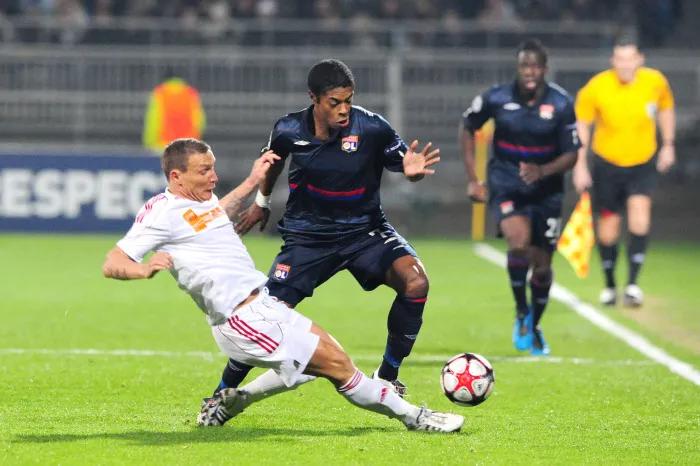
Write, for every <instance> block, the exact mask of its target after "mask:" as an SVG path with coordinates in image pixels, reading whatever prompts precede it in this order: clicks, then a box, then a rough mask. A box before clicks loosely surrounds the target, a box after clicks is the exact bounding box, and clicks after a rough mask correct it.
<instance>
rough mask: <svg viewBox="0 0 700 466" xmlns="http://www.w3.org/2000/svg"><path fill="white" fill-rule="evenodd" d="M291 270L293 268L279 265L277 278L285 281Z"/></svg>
mask: <svg viewBox="0 0 700 466" xmlns="http://www.w3.org/2000/svg"><path fill="white" fill-rule="evenodd" d="M289 269H291V267H290V266H288V265H286V264H277V267H275V278H276V279H277V280H284V279H285V278H287V275H288V274H289Z"/></svg>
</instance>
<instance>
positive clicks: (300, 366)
mask: <svg viewBox="0 0 700 466" xmlns="http://www.w3.org/2000/svg"><path fill="white" fill-rule="evenodd" d="M311 325H312V322H311V319H309V318H308V317H305V316H303V315H301V314H299V313H298V312H297V311H295V310H294V309H291V308H289V307H287V305H286V304H283V303H281V302H280V301H277V300H276V299H275V298H273V297H271V296H269V295H268V294H267V289H266V288H264V289H262V290H261V292H260V294H259V295H258V296H257V297H256V298H255V299H254V300H253V301H251V302H250V303H248V304H246V305H245V306H243V307H241V308H240V309H237V310H236V311H235V312H234V313H233V315H232V316H231V317H230V318H229V319H228V321H227V322H226V323H225V324H221V325H217V326H215V327H212V333H213V334H214V339H215V340H216V343H217V344H218V345H219V348H220V349H221V351H223V352H224V354H226V356H228V357H229V358H231V359H234V360H235V361H238V362H242V363H244V364H248V365H250V366H255V367H266V368H269V369H273V370H274V371H275V372H277V373H278V374H279V376H280V378H281V379H282V381H283V382H284V383H285V384H286V385H287V386H288V387H291V386H292V385H294V384H295V383H296V382H297V380H298V378H299V377H300V376H301V375H302V374H303V373H304V370H305V369H306V366H307V364H308V363H309V361H310V360H311V357H312V356H313V354H314V352H315V351H316V347H317V346H318V342H319V340H320V339H319V337H318V335H315V334H313V333H311Z"/></svg>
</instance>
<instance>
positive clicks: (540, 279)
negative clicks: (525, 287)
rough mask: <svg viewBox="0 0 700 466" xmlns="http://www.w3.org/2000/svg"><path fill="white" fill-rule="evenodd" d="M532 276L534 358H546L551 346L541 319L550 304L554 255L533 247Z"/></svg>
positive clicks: (532, 352) (532, 350)
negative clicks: (546, 338) (543, 330)
mask: <svg viewBox="0 0 700 466" xmlns="http://www.w3.org/2000/svg"><path fill="white" fill-rule="evenodd" d="M531 257H532V275H531V276H530V293H531V296H532V301H531V302H532V305H531V307H532V329H533V335H532V348H531V349H530V353H531V354H532V355H533V356H546V355H548V354H549V353H550V349H549V345H547V342H546V340H545V339H544V333H543V332H542V327H540V319H542V315H543V314H544V311H545V309H546V307H547V304H548V303H549V289H550V288H551V286H552V279H553V273H552V255H551V254H550V253H549V251H546V250H544V249H542V248H537V247H532V248H531Z"/></svg>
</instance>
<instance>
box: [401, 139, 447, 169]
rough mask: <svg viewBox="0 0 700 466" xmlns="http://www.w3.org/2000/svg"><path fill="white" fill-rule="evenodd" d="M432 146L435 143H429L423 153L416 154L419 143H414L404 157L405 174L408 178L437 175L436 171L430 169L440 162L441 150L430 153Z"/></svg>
mask: <svg viewBox="0 0 700 466" xmlns="http://www.w3.org/2000/svg"><path fill="white" fill-rule="evenodd" d="M432 145H433V143H432V142H429V143H428V144H426V145H425V147H424V148H423V150H422V151H420V152H416V149H418V141H413V144H411V147H409V148H408V152H406V154H405V155H404V156H403V172H404V174H405V175H406V176H407V177H408V178H423V176H425V175H432V174H433V173H435V170H433V169H432V168H428V167H429V166H431V165H434V164H436V163H438V162H439V161H440V157H437V155H438V154H439V153H440V149H435V150H433V151H431V152H428V151H429V150H430V147H432Z"/></svg>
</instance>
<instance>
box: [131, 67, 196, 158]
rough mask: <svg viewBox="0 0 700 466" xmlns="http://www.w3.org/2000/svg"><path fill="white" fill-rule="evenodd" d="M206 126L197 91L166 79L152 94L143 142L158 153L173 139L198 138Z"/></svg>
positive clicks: (185, 84)
mask: <svg viewBox="0 0 700 466" xmlns="http://www.w3.org/2000/svg"><path fill="white" fill-rule="evenodd" d="M205 124H206V122H205V115H204V111H203V109H202V103H201V99H200V97H199V92H198V91H197V89H195V88H193V87H192V86H190V85H188V84H187V83H185V82H184V81H183V80H181V79H178V78H173V79H169V80H168V81H166V82H164V83H162V84H160V85H159V86H158V87H156V88H155V89H154V90H153V93H152V94H151V99H150V102H149V105H148V110H147V112H146V121H145V125H144V134H143V142H144V145H145V146H146V147H147V148H149V149H151V150H153V151H154V152H161V151H162V150H163V149H164V148H165V147H166V146H167V145H168V144H170V142H172V141H173V140H175V139H179V138H196V139H201V137H202V132H203V131H204V127H205Z"/></svg>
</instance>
